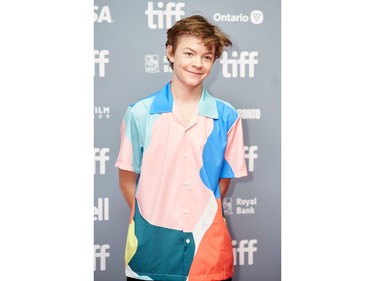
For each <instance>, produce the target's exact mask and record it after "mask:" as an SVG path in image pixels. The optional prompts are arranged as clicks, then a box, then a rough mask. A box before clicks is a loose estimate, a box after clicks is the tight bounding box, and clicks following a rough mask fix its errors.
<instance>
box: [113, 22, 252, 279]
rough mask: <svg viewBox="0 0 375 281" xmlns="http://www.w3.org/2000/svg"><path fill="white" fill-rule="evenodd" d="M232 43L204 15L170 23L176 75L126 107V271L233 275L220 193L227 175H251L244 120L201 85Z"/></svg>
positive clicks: (122, 161) (121, 161)
mask: <svg viewBox="0 0 375 281" xmlns="http://www.w3.org/2000/svg"><path fill="white" fill-rule="evenodd" d="M227 46H231V41H230V40H229V39H228V37H227V36H226V35H225V34H224V33H222V32H221V31H220V30H219V28H217V27H216V26H214V25H212V24H210V23H209V22H208V21H207V20H206V19H205V18H203V17H201V16H191V17H188V18H185V19H182V20H180V21H178V22H177V23H176V24H175V25H174V26H173V27H172V28H170V29H169V30H168V32H167V42H166V51H167V56H168V59H169V62H170V64H171V67H172V69H173V76H172V80H171V81H170V82H169V83H167V84H166V86H165V87H164V88H162V89H161V90H160V91H158V92H156V93H154V94H152V95H151V96H148V97H147V98H145V99H142V100H141V101H139V102H137V103H135V104H134V105H131V106H129V108H128V109H127V112H126V114H125V117H124V120H123V122H122V126H121V129H122V130H121V131H122V135H121V136H122V138H121V146H120V152H119V155H118V159H117V162H116V167H118V168H119V169H120V176H119V177H120V187H121V192H122V194H123V196H124V197H125V200H126V202H127V203H128V205H129V207H130V208H131V215H130V222H129V229H128V237H127V243H126V251H125V266H126V275H127V276H128V280H134V279H136V280H160V281H185V280H188V281H214V280H215V281H219V280H220V281H221V280H231V277H232V275H233V254H232V243H231V238H230V235H229V232H228V229H227V227H226V224H225V220H224V217H223V211H222V199H223V198H224V196H225V193H226V192H227V190H228V187H229V183H230V179H231V178H234V177H242V176H246V175H247V171H246V166H245V161H244V147H243V135H242V125H241V120H240V118H239V116H238V114H237V111H236V110H235V109H234V108H233V107H232V106H231V105H230V104H228V103H227V102H224V101H221V100H219V99H217V98H214V97H212V96H211V95H210V94H209V93H208V92H207V90H206V89H205V88H204V87H203V81H204V79H205V78H206V77H207V76H208V75H209V73H210V70H211V67H212V65H213V64H214V62H215V60H216V59H217V58H219V57H220V56H221V54H222V52H223V50H224V48H225V47H227Z"/></svg>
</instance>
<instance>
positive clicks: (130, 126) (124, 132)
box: [115, 107, 143, 174]
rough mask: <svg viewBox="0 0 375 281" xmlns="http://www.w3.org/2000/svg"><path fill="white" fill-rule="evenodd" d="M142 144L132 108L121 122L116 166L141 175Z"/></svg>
mask: <svg viewBox="0 0 375 281" xmlns="http://www.w3.org/2000/svg"><path fill="white" fill-rule="evenodd" d="M142 151H143V149H142V142H141V135H140V133H139V130H138V127H137V122H136V118H135V116H134V113H133V111H132V107H128V109H127V111H126V113H125V117H124V119H123V120H122V122H121V143H120V149H119V153H118V156H117V161H116V163H115V166H116V167H117V168H120V169H121V170H126V171H131V172H134V173H137V174H139V173H140V171H141V166H142Z"/></svg>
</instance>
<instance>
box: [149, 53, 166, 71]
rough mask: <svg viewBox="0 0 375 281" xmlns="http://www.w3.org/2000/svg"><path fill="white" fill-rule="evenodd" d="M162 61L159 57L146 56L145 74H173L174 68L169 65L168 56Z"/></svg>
mask: <svg viewBox="0 0 375 281" xmlns="http://www.w3.org/2000/svg"><path fill="white" fill-rule="evenodd" d="M160 60H161V59H160V56H159V55H145V72H146V73H160V72H163V73H169V72H172V68H171V67H170V65H169V61H168V58H167V56H163V59H162V62H161V61H160ZM160 66H161V67H160Z"/></svg>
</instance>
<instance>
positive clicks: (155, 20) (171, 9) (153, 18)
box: [145, 2, 185, 29]
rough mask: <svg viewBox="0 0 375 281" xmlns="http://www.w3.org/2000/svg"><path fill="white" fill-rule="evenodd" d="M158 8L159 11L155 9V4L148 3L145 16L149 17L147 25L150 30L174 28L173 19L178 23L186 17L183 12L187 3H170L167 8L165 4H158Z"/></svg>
mask: <svg viewBox="0 0 375 281" xmlns="http://www.w3.org/2000/svg"><path fill="white" fill-rule="evenodd" d="M157 7H158V9H155V8H154V3H153V2H148V3H147V10H146V11H145V14H146V16H147V25H148V27H149V28H150V29H163V28H170V27H171V26H172V19H174V22H176V21H179V20H180V19H181V18H182V16H183V15H185V12H184V11H183V10H182V8H184V7H185V3H182V2H178V3H174V2H168V3H166V5H165V7H164V3H163V2H158V4H157Z"/></svg>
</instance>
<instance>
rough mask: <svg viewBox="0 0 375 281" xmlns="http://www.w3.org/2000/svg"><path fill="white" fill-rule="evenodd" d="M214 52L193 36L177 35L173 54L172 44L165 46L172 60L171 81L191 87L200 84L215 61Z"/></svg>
mask: <svg viewBox="0 0 375 281" xmlns="http://www.w3.org/2000/svg"><path fill="white" fill-rule="evenodd" d="M214 52H215V50H214V49H213V50H209V49H208V48H207V47H206V46H204V44H203V42H202V40H201V39H199V38H197V37H195V36H192V35H182V36H181V37H179V39H178V42H177V47H176V50H175V52H174V54H172V46H168V47H167V56H168V58H169V60H170V61H171V62H173V81H174V82H176V83H182V84H183V85H184V86H188V87H191V88H194V87H197V86H200V85H201V84H202V82H203V80H204V79H205V78H206V77H207V76H208V74H209V73H210V70H211V67H212V65H213V63H214V62H215V55H214Z"/></svg>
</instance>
